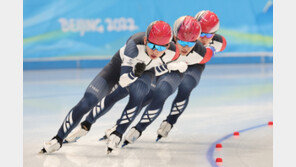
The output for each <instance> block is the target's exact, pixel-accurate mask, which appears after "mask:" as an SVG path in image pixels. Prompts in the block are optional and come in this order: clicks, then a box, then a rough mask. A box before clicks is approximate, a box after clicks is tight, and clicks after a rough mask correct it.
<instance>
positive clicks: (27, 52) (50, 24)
mask: <svg viewBox="0 0 296 167" xmlns="http://www.w3.org/2000/svg"><path fill="white" fill-rule="evenodd" d="M23 5H24V9H23V11H24V13H23V19H24V20H23V26H24V27H23V48H24V49H23V53H24V54H23V56H24V69H26V67H27V65H26V64H25V63H26V62H37V61H43V62H44V61H52V60H83V59H84V60H86V59H110V58H111V57H112V56H113V54H114V53H115V52H116V51H117V50H118V49H119V48H120V47H122V46H123V45H124V44H125V42H126V40H127V39H128V38H129V37H130V36H131V35H133V34H134V33H136V32H142V31H145V30H146V27H147V26H148V25H149V23H151V22H152V21H155V20H163V21H166V22H168V23H169V24H170V25H171V26H173V24H174V21H175V20H176V19H177V18H179V17H180V16H183V15H191V16H195V14H196V13H197V12H199V11H201V10H211V11H213V12H215V13H216V14H217V15H218V17H219V19H220V30H219V31H218V33H219V34H221V35H223V36H225V38H226V40H227V44H228V45H227V48H226V49H225V51H224V54H222V56H221V57H224V56H227V53H231V54H232V55H237V56H240V53H243V55H244V56H245V55H247V56H248V54H246V53H250V54H249V56H254V55H257V54H256V53H260V54H261V55H262V53H264V55H265V53H266V55H269V56H270V55H271V56H272V51H273V36H272V35H273V4H272V1H268V0H239V1H236V0H223V1H218V0H207V1H198V0H184V1H178V0H161V1H159V0H149V1H139V0H127V1H122V0H108V1H92V0H75V1H69V0H52V1H37V0H24V2H23ZM231 57H234V56H231ZM222 62H223V61H222Z"/></svg>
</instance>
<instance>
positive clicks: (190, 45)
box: [178, 40, 196, 47]
mask: <svg viewBox="0 0 296 167" xmlns="http://www.w3.org/2000/svg"><path fill="white" fill-rule="evenodd" d="M178 43H179V44H180V45H181V46H183V47H185V46H186V45H187V46H188V47H192V46H194V45H195V43H196V42H187V41H182V40H178Z"/></svg>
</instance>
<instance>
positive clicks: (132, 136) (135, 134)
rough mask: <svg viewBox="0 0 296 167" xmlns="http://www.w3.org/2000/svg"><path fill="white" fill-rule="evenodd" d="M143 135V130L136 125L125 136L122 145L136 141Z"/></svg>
mask: <svg viewBox="0 0 296 167" xmlns="http://www.w3.org/2000/svg"><path fill="white" fill-rule="evenodd" d="M141 135H142V132H140V131H138V130H137V129H136V127H133V128H131V129H130V130H129V131H128V133H127V135H126V136H125V140H124V142H123V145H122V146H121V147H124V146H126V145H128V144H130V143H134V142H135V141H136V140H137V139H138V138H139V137H140V136H141Z"/></svg>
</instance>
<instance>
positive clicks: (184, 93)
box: [166, 65, 204, 125]
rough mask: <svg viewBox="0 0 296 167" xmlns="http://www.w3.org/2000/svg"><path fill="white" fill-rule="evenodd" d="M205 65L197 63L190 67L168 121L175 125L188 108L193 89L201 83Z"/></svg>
mask: <svg viewBox="0 0 296 167" xmlns="http://www.w3.org/2000/svg"><path fill="white" fill-rule="evenodd" d="M203 70H204V66H202V65H195V66H191V67H189V68H188V70H187V71H186V73H185V74H184V78H183V80H182V83H181V84H180V86H179V89H178V94H177V96H176V98H175V99H174V101H173V104H172V107H171V111H170V114H169V115H168V117H167V119H166V121H167V122H168V123H170V124H171V125H174V124H175V123H176V121H177V119H178V118H179V116H180V115H181V114H182V113H183V111H184V110H185V109H186V107H187V105H188V101H189V97H190V94H191V92H192V90H193V89H194V88H195V87H196V86H197V85H198V84H199V81H200V78H201V75H202V72H203Z"/></svg>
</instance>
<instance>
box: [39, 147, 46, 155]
mask: <svg viewBox="0 0 296 167" xmlns="http://www.w3.org/2000/svg"><path fill="white" fill-rule="evenodd" d="M45 153H46V150H45V149H44V148H42V149H41V150H40V151H39V152H38V154H45Z"/></svg>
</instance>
